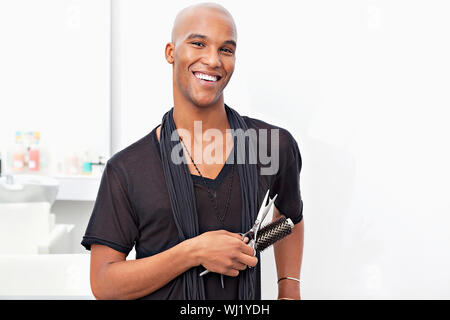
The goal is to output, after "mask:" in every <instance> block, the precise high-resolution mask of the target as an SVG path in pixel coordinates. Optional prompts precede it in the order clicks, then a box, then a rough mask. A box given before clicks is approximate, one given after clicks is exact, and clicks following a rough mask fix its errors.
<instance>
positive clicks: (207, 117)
mask: <svg viewBox="0 0 450 320" xmlns="http://www.w3.org/2000/svg"><path fill="white" fill-rule="evenodd" d="M173 120H174V122H175V126H176V128H177V129H184V130H187V131H189V132H190V134H191V137H192V138H193V139H194V141H200V140H201V139H202V137H201V136H199V135H202V134H203V133H204V132H205V131H206V130H208V129H218V130H220V131H221V132H223V133H225V132H226V129H229V128H230V125H229V123H228V117H227V113H226V110H225V105H224V101H223V96H222V98H221V99H218V101H217V103H215V104H212V105H210V106H208V107H199V106H196V105H194V104H192V103H175V106H174V110H173ZM195 121H201V130H199V126H198V124H197V127H195ZM195 128H196V130H194V129H195Z"/></svg>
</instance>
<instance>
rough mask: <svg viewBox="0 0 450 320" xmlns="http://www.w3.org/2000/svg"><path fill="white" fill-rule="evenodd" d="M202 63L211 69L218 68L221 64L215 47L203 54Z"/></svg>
mask: <svg viewBox="0 0 450 320" xmlns="http://www.w3.org/2000/svg"><path fill="white" fill-rule="evenodd" d="M204 63H205V64H207V65H208V66H209V67H210V68H211V69H215V68H219V67H221V66H222V60H221V59H220V55H219V53H218V52H217V50H216V49H215V48H211V49H210V50H208V51H207V52H206V54H205V56H204Z"/></svg>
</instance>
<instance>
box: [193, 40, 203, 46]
mask: <svg viewBox="0 0 450 320" xmlns="http://www.w3.org/2000/svg"><path fill="white" fill-rule="evenodd" d="M191 44H193V45H195V46H198V47H201V46H204V44H203V43H201V42H198V41H196V42H191Z"/></svg>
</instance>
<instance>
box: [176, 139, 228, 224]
mask: <svg viewBox="0 0 450 320" xmlns="http://www.w3.org/2000/svg"><path fill="white" fill-rule="evenodd" d="M180 141H181V143H182V144H183V146H184V148H185V150H186V152H187V154H188V155H189V158H191V161H192V164H193V165H194V167H195V169H196V170H197V172H198V174H199V175H200V177H202V181H203V184H204V185H205V186H206V189H207V191H208V198H209V200H210V201H211V203H212V206H213V208H214V212H215V214H216V217H217V220H218V221H219V222H220V224H221V225H222V228H223V229H224V228H225V218H226V216H227V214H228V211H229V208H230V202H231V190H232V188H233V176H234V165H233V169H232V170H233V171H232V173H231V176H230V182H229V184H228V190H227V198H226V203H225V210H224V214H223V215H222V216H221V215H220V213H219V208H218V205H217V197H216V196H214V195H213V194H212V192H211V189H210V188H209V186H208V184H207V183H206V179H205V177H203V175H202V173H201V172H200V170H199V169H198V167H197V165H196V164H195V162H194V159H192V156H191V154H190V152H189V150H188V149H187V147H186V145H185V144H184V141H183V139H182V138H181V137H180ZM215 194H217V192H216V193H215ZM213 198H214V199H213Z"/></svg>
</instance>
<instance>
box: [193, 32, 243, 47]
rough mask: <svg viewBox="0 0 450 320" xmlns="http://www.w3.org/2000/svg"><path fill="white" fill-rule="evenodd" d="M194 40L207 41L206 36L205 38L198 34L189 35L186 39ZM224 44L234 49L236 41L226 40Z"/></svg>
mask: <svg viewBox="0 0 450 320" xmlns="http://www.w3.org/2000/svg"><path fill="white" fill-rule="evenodd" d="M195 38H200V39H204V40H208V37H207V36H205V35H203V34H199V33H191V34H190V35H189V36H188V37H187V38H186V39H187V40H190V39H195ZM224 44H229V45H232V46H234V47H236V41H234V40H227V41H225V42H224Z"/></svg>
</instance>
